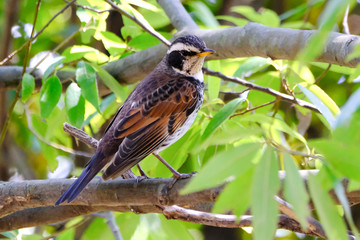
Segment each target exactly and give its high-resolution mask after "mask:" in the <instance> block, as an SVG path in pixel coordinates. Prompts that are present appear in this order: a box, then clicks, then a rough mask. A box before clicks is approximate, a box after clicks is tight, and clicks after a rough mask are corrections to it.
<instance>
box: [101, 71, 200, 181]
mask: <svg viewBox="0 0 360 240" xmlns="http://www.w3.org/2000/svg"><path fill="white" fill-rule="evenodd" d="M192 80H193V78H180V79H177V80H172V81H169V82H167V83H166V84H164V85H163V86H161V87H160V88H158V89H157V90H155V91H153V92H151V93H149V94H148V95H147V96H144V97H143V98H142V99H141V100H139V101H138V102H136V103H134V107H133V108H132V109H131V110H130V111H129V112H128V114H126V116H125V117H124V118H123V119H121V121H120V122H119V123H117V125H116V129H115V131H114V137H115V138H118V139H123V141H122V143H121V144H120V146H119V149H118V151H117V153H116V154H115V158H114V160H113V162H112V163H111V164H110V165H109V166H108V167H107V168H106V170H105V172H104V174H103V178H104V179H108V178H111V177H116V176H118V175H119V174H122V173H124V172H125V171H126V170H128V169H130V168H131V167H133V166H134V165H136V164H137V163H138V162H139V161H141V160H142V159H143V158H145V157H146V156H147V155H149V154H151V153H152V152H154V151H155V150H156V149H157V148H158V147H159V146H160V145H161V143H163V142H164V141H165V140H166V139H167V138H168V137H169V136H170V135H172V134H173V133H174V132H175V131H176V130H177V129H178V128H179V127H181V126H182V125H183V124H184V122H185V121H186V119H187V117H188V116H189V115H190V114H191V113H192V112H193V111H194V110H195V108H196V105H197V103H198V101H199V98H200V97H201V96H200V95H199V94H200V93H199V92H198V90H197V87H196V85H195V84H194V82H193V81H192Z"/></svg>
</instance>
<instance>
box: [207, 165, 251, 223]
mask: <svg viewBox="0 0 360 240" xmlns="http://www.w3.org/2000/svg"><path fill="white" fill-rule="evenodd" d="M253 175H254V167H253V166H252V167H250V168H249V169H248V170H247V171H246V172H244V173H243V174H241V175H240V176H238V177H237V178H236V179H235V180H234V181H232V182H230V183H228V184H227V185H226V186H225V188H224V190H223V191H222V192H221V193H220V196H219V197H218V198H217V199H216V202H215V206H214V208H213V210H212V211H213V212H217V213H219V212H220V213H227V212H229V211H234V213H235V214H236V215H237V216H240V215H242V214H244V212H245V211H246V210H247V209H248V208H249V206H250V203H251V187H252V181H251V179H252V178H253ZM234 196H238V197H234Z"/></svg>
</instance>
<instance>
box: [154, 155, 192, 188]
mask: <svg viewBox="0 0 360 240" xmlns="http://www.w3.org/2000/svg"><path fill="white" fill-rule="evenodd" d="M153 155H154V156H155V157H156V158H157V159H159V160H160V162H162V163H163V164H164V165H165V166H166V167H167V168H168V169H169V170H170V171H171V172H172V173H173V181H172V182H171V184H170V185H169V186H168V189H171V188H172V187H173V185H174V184H175V183H176V181H177V180H179V179H185V178H189V177H192V176H193V175H194V174H195V173H196V172H192V173H187V174H185V173H179V172H178V171H176V170H175V169H174V168H173V167H172V166H171V165H170V164H168V163H167V162H166V161H165V159H163V158H162V157H161V156H160V155H159V154H157V153H153Z"/></svg>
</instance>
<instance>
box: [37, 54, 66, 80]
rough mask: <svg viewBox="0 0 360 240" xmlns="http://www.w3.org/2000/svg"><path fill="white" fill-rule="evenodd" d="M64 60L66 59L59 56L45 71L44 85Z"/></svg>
mask: <svg viewBox="0 0 360 240" xmlns="http://www.w3.org/2000/svg"><path fill="white" fill-rule="evenodd" d="M64 59H65V57H63V56H59V57H56V58H54V59H53V61H54V62H53V63H52V64H51V65H50V66H49V67H48V68H47V69H46V70H45V72H44V74H43V77H42V82H43V84H44V80H45V79H47V78H48V77H49V76H50V74H51V73H52V72H54V71H55V69H56V67H57V66H58V65H59V64H60V63H62V62H63V61H64Z"/></svg>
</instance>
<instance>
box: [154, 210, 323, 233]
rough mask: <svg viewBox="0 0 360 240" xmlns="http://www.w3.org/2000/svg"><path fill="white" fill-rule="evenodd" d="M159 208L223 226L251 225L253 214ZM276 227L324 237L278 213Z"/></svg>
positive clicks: (168, 214)
mask: <svg viewBox="0 0 360 240" xmlns="http://www.w3.org/2000/svg"><path fill="white" fill-rule="evenodd" d="M160 208H161V209H162V210H163V214H164V216H165V217H166V218H167V219H178V220H181V221H186V222H193V223H198V224H204V225H208V226H214V227H224V228H240V227H251V226H252V219H253V216H251V215H243V216H240V217H237V216H235V215H225V214H214V213H207V212H201V211H196V210H192V209H186V208H182V207H179V206H164V207H160ZM278 228H282V229H287V230H290V231H293V232H300V233H305V234H307V235H311V236H315V237H325V235H322V233H321V232H315V231H311V230H306V231H304V230H303V229H302V228H301V225H300V224H299V223H298V222H297V221H295V220H294V219H292V218H290V217H288V216H286V215H279V221H278Z"/></svg>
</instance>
